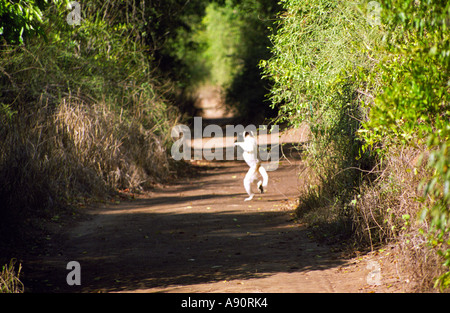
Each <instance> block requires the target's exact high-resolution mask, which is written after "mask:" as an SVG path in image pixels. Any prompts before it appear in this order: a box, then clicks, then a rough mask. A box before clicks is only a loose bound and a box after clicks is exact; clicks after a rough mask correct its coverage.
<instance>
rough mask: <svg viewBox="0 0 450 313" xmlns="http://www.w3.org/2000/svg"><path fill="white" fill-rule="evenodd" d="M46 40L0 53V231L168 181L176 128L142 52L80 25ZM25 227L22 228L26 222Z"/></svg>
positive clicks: (90, 24)
mask: <svg viewBox="0 0 450 313" xmlns="http://www.w3.org/2000/svg"><path fill="white" fill-rule="evenodd" d="M52 26H54V27H56V26H55V25H50V26H49V28H50V29H49V30H48V31H51V32H52V33H51V36H49V38H48V41H44V40H43V39H42V38H34V39H30V40H29V41H28V42H27V44H26V45H22V46H16V45H8V44H3V45H2V46H0V68H1V71H2V75H1V76H0V90H1V93H0V107H1V109H0V121H1V123H2V124H1V127H0V181H1V182H2V184H1V185H0V203H1V207H0V224H1V225H0V226H1V227H0V232H1V235H2V238H5V239H6V238H7V237H15V236H16V234H15V230H17V229H19V228H20V229H23V228H26V225H27V221H29V220H33V218H35V217H38V218H39V217H48V216H52V215H53V214H56V213H55V212H57V210H61V209H63V208H65V207H67V206H68V205H69V204H71V203H73V202H74V201H75V200H76V199H79V198H92V197H107V196H108V195H110V194H111V192H114V191H115V190H117V189H125V188H128V189H130V190H142V189H143V188H147V187H150V186H152V185H153V184H155V183H158V182H162V181H165V180H167V179H168V178H169V177H170V176H171V175H172V170H176V168H173V167H172V165H174V164H172V161H171V160H170V157H169V152H168V150H167V148H168V147H169V145H170V143H171V138H170V136H169V135H170V129H171V127H172V126H173V125H175V124H176V123H177V121H178V119H180V116H179V113H178V111H177V110H176V109H175V108H174V107H173V106H172V105H170V104H169V101H168V100H167V99H166V98H165V96H164V94H165V93H168V92H170V91H171V90H170V88H172V87H171V86H170V85H169V84H165V83H164V80H163V79H160V78H159V77H158V75H157V74H156V70H154V69H152V63H151V56H148V55H146V48H145V46H143V45H141V44H140V43H139V42H136V41H133V40H132V39H131V38H132V37H131V36H126V34H128V35H129V33H128V30H127V28H126V27H124V26H122V28H119V29H118V28H117V27H112V26H110V25H108V24H106V23H104V22H102V21H101V20H96V19H92V20H89V19H86V20H85V21H84V23H83V24H82V26H80V28H78V29H73V30H71V31H67V32H66V31H65V32H59V31H58V30H54V29H52ZM28 224H29V223H28Z"/></svg>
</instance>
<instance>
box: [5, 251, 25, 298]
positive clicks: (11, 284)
mask: <svg viewBox="0 0 450 313" xmlns="http://www.w3.org/2000/svg"><path fill="white" fill-rule="evenodd" d="M15 265H16V260H15V259H11V261H10V263H9V265H8V264H6V265H4V266H3V268H2V272H1V273H0V293H23V291H24V286H23V284H22V282H21V281H20V278H19V276H20V272H21V270H22V265H21V264H19V268H18V270H17V273H16V271H15V267H16V266H15Z"/></svg>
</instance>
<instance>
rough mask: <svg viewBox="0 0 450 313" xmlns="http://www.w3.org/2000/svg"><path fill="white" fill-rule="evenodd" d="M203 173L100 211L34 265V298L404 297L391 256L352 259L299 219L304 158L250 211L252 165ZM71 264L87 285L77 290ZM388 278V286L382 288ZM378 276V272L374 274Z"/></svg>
mask: <svg viewBox="0 0 450 313" xmlns="http://www.w3.org/2000/svg"><path fill="white" fill-rule="evenodd" d="M197 165H198V166H199V167H200V168H201V170H200V174H199V175H198V177H195V178H186V179H183V180H180V181H178V182H177V183H176V184H171V185H167V186H162V187H160V188H155V189H154V190H152V191H149V192H146V193H144V194H141V195H139V196H136V198H135V199H134V200H131V201H125V202H123V201H122V202H121V203H115V204H104V205H101V206H97V207H95V208H93V209H91V210H90V211H89V212H88V214H87V215H88V218H86V219H84V220H82V221H80V222H78V223H76V225H72V226H71V227H66V228H64V229H65V230H64V232H63V233H61V234H59V235H57V234H55V235H54V238H59V240H56V239H55V240H54V241H52V240H49V243H48V247H47V249H45V251H46V252H45V254H44V253H42V255H40V256H39V257H35V258H34V259H33V260H30V261H27V262H26V264H25V265H26V266H25V270H24V272H25V274H24V275H25V278H26V286H25V287H26V290H27V291H29V292H238V293H240V292H275V293H291V292H373V291H387V292H395V291H401V290H400V287H398V281H399V277H398V275H397V274H396V273H395V271H393V270H392V269H393V268H392V266H388V265H392V264H393V263H392V262H388V261H387V260H388V259H389V258H388V257H387V255H388V253H386V252H384V253H371V254H367V255H364V256H358V257H355V258H351V259H348V258H343V257H342V255H340V254H339V253H338V252H333V247H332V246H327V245H321V244H318V243H317V242H315V241H314V240H313V238H311V235H310V233H309V231H308V228H307V227H306V226H305V225H302V224H301V222H299V221H297V220H296V219H295V218H294V214H293V212H294V209H295V206H296V198H297V197H298V189H299V186H300V184H301V183H302V178H301V177H300V178H299V177H298V174H299V172H301V168H302V166H303V164H302V161H301V159H300V158H298V157H295V156H294V157H289V159H287V158H285V159H282V161H281V162H280V166H279V168H278V169H277V170H276V171H272V172H269V175H270V181H269V186H268V190H267V193H265V194H262V195H257V196H255V198H254V200H253V201H249V202H244V201H243V200H244V198H245V197H246V194H245V191H244V189H243V184H242V180H243V178H244V176H245V173H246V171H247V169H248V167H247V165H246V164H245V163H244V162H243V161H221V162H219V161H213V162H207V161H198V162H197ZM69 261H77V262H79V264H80V265H81V271H80V276H81V285H79V286H78V285H73V286H69V285H68V284H67V282H66V277H67V275H68V274H69V272H70V270H68V269H66V266H67V263H68V262H69ZM377 270H379V272H378V273H379V276H378V277H380V280H379V281H380V285H379V286H375V285H374V283H376V279H377V276H376V275H377V272H376V271H377ZM374 271H375V272H374Z"/></svg>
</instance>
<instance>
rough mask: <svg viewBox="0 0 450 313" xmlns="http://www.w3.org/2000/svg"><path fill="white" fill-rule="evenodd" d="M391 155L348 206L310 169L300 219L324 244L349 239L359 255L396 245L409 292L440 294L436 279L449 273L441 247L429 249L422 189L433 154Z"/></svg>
mask: <svg viewBox="0 0 450 313" xmlns="http://www.w3.org/2000/svg"><path fill="white" fill-rule="evenodd" d="M388 155H389V158H386V159H385V161H384V163H383V164H382V166H381V165H380V164H379V165H378V166H377V167H376V168H374V169H373V172H374V173H376V174H377V175H376V179H374V180H366V181H364V183H363V184H362V185H361V186H360V187H359V190H358V192H357V193H355V196H354V198H353V200H351V201H350V202H348V203H341V202H339V201H336V199H335V198H333V195H332V193H331V192H330V191H329V190H328V187H326V186H325V187H324V186H323V185H321V180H320V179H319V178H318V177H317V176H316V175H315V173H314V172H313V171H312V170H311V168H306V169H305V170H304V172H303V173H301V175H302V177H304V178H305V180H306V181H307V182H308V183H307V184H305V185H304V186H303V190H302V192H301V196H300V205H299V207H298V208H297V212H298V215H299V216H300V217H301V218H302V219H303V220H304V221H305V222H307V223H308V224H309V225H311V226H312V229H313V230H314V234H315V235H316V237H317V238H318V239H322V240H326V241H328V242H330V243H336V242H340V241H341V240H342V239H345V240H346V242H347V243H349V244H350V245H351V246H353V248H354V249H358V250H364V249H366V248H367V249H370V250H375V249H377V248H380V247H382V246H384V245H386V244H394V245H395V255H396V260H397V268H398V271H399V273H401V276H402V279H403V280H404V281H408V282H409V283H408V284H407V288H409V290H408V291H415V292H435V291H437V290H436V289H435V288H434V282H435V279H436V277H438V276H439V275H441V274H443V273H445V271H446V269H445V268H444V267H443V266H442V264H443V261H444V259H443V258H442V257H440V256H439V255H438V254H437V253H436V252H437V247H431V246H430V244H429V241H428V237H427V233H428V231H429V227H428V226H429V225H428V223H427V221H426V220H425V221H421V220H420V218H419V215H420V212H421V210H422V208H423V207H424V206H425V205H427V201H428V199H423V191H422V190H421V188H420V186H421V182H423V181H424V180H426V179H428V178H429V177H430V175H431V173H430V172H429V170H428V169H427V168H426V167H425V166H424V165H423V164H426V162H425V161H422V159H424V160H426V156H427V151H426V149H425V148H423V149H413V148H401V149H400V148H397V149H395V150H394V149H391V151H389V154H388ZM419 200H420V201H419ZM440 248H441V249H442V250H445V249H446V247H440Z"/></svg>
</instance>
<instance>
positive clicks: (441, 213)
mask: <svg viewBox="0 0 450 313" xmlns="http://www.w3.org/2000/svg"><path fill="white" fill-rule="evenodd" d="M449 16H450V4H449V3H445V2H442V1H420V2H418V1H412V0H409V1H396V0H386V1H382V21H383V23H384V25H385V27H386V32H385V44H384V45H379V49H380V55H381V54H383V55H384V57H383V58H382V59H381V62H380V64H379V65H378V66H377V67H376V68H375V69H374V71H376V73H377V78H378V79H377V80H375V79H374V78H373V77H375V76H373V77H372V78H371V79H370V80H369V81H370V83H373V84H379V85H380V86H382V89H383V92H381V93H379V94H378V95H377V97H376V98H375V101H374V103H373V104H371V105H369V107H368V108H369V109H370V113H369V119H368V120H367V122H366V123H365V124H364V130H363V131H362V132H361V133H362V137H363V138H364V139H365V140H366V141H367V143H368V144H369V145H370V144H380V143H381V144H382V145H383V147H384V148H385V149H386V147H388V146H413V147H420V146H424V145H426V146H427V147H428V148H429V150H430V155H429V158H428V168H429V169H431V171H432V173H433V175H432V178H431V179H430V180H429V181H425V182H424V183H423V186H424V188H423V189H424V200H425V199H426V198H428V200H429V202H428V203H430V204H429V205H428V206H427V208H425V209H424V211H423V213H422V218H423V219H425V218H428V219H429V221H430V226H431V227H430V243H431V244H432V246H434V247H436V248H437V249H438V251H439V253H440V254H441V256H442V257H443V258H444V260H445V263H444V265H445V266H447V267H448V266H449V265H450V253H448V250H447V252H442V251H443V250H442V249H444V250H445V249H446V248H444V247H445V246H446V245H448V244H449V243H450V242H448V240H449V238H448V233H449V231H450V225H449V221H450V216H449V213H450V211H449V208H450V198H449V185H450V174H449V171H448V167H449V160H450V155H449V152H448V146H449V143H450V132H449V127H450V126H449V124H450V93H449V91H450V87H449V86H450V81H449V77H450V32H449V27H450V24H449ZM449 283H450V280H449V274H448V272H447V273H445V274H443V275H442V276H441V277H440V278H439V279H438V280H437V283H436V285H437V286H440V287H441V288H446V287H448V286H449Z"/></svg>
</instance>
